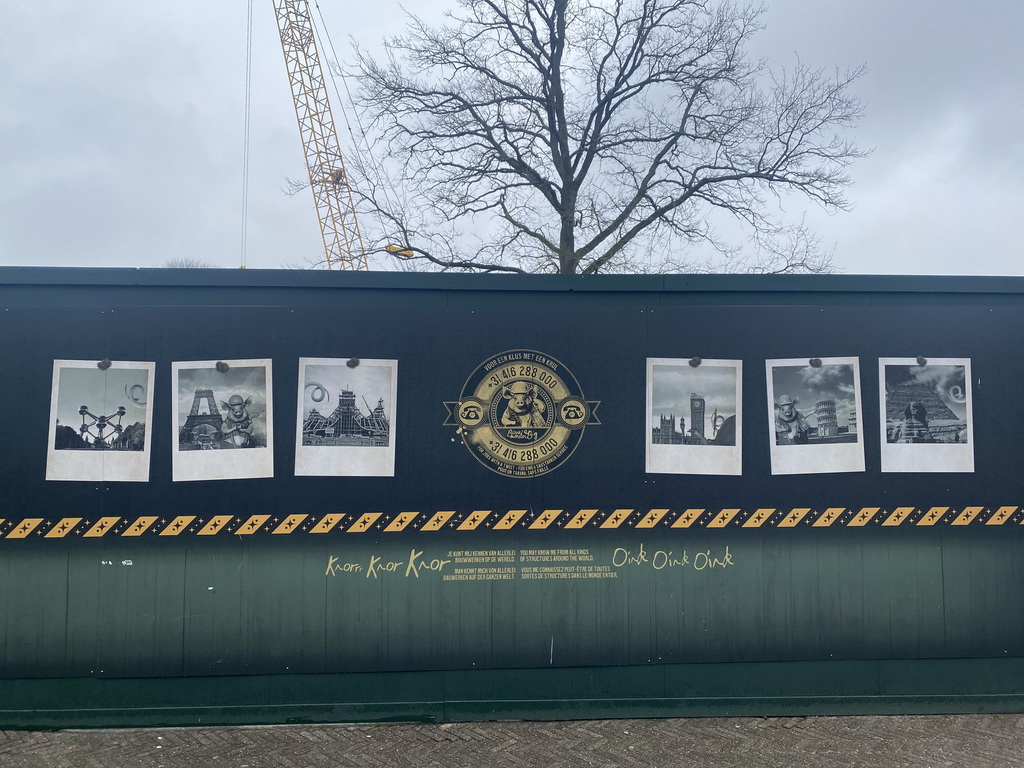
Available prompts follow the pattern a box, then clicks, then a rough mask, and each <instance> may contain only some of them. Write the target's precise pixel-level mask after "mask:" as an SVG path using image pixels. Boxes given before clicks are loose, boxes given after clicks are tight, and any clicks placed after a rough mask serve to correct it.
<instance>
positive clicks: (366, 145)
mask: <svg viewBox="0 0 1024 768" xmlns="http://www.w3.org/2000/svg"><path fill="white" fill-rule="evenodd" d="M249 1H250V3H251V2H252V0H249ZM313 5H314V6H315V7H316V11H317V13H318V14H319V15H320V28H321V29H322V30H323V35H322V37H323V38H324V39H326V40H327V45H328V46H329V47H330V49H331V58H332V60H333V61H339V59H338V54H337V52H336V51H335V50H334V41H333V40H332V39H331V33H330V31H329V30H328V29H327V22H326V21H325V20H324V12H323V10H321V8H320V3H319V1H318V0H313ZM310 21H312V19H310ZM334 69H335V68H334V67H331V66H328V67H327V70H328V72H330V73H331V85H332V86H334V96H335V102H336V103H337V104H338V106H339V107H340V108H341V116H342V119H343V120H344V121H345V128H346V130H347V131H348V135H349V136H350V137H351V139H352V145H353V147H355V150H356V152H357V153H358V157H359V162H362V161H363V159H364V158H365V162H366V165H367V166H368V167H369V168H370V169H372V171H373V173H374V175H375V177H376V178H375V181H376V183H377V185H378V189H380V190H381V192H382V193H383V196H384V201H385V203H386V204H387V205H388V207H390V208H391V209H392V210H397V208H398V207H397V206H396V205H395V203H394V201H393V200H392V199H391V195H390V193H389V192H388V184H387V183H385V180H384V178H383V176H382V174H381V169H380V165H379V164H378V163H376V162H375V161H374V157H373V152H372V151H371V150H370V142H369V139H368V138H367V136H366V130H365V129H364V128H363V124H362V122H361V121H360V119H359V112H358V111H356V110H355V109H353V113H354V116H355V121H356V126H357V127H358V129H359V133H358V134H357V133H356V132H355V131H353V130H352V125H351V123H349V119H348V110H347V109H345V103H346V102H345V100H343V99H342V98H341V93H340V92H339V90H338V81H337V77H336V76H335V72H334ZM340 74H341V82H342V84H343V85H344V86H345V94H346V96H347V97H348V103H349V104H352V103H353V101H352V92H351V91H350V90H349V87H348V79H347V78H346V77H345V73H344V72H341V73H340ZM357 136H358V137H359V138H361V139H362V141H363V148H362V149H360V148H359V140H358V138H357ZM376 214H377V219H378V223H379V225H380V228H381V232H384V231H385V222H384V217H383V215H382V214H381V212H380V211H379V210H377V211H376ZM391 258H392V259H393V261H394V262H395V263H396V264H397V266H398V268H399V269H400V270H402V271H405V270H406V269H408V268H409V265H408V264H407V263H406V262H404V261H402V260H401V259H395V258H394V257H393V256H392V257H391Z"/></svg>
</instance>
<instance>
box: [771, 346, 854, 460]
mask: <svg viewBox="0 0 1024 768" xmlns="http://www.w3.org/2000/svg"><path fill="white" fill-rule="evenodd" d="M765 365H766V374H767V381H768V435H769V438H768V439H769V442H770V450H771V459H772V474H774V475H792V474H814V473H822V472H863V471H864V436H863V431H862V430H861V428H860V423H859V414H860V413H861V410H860V403H861V396H860V362H859V360H858V359H857V358H856V357H826V358H795V359H787V360H767V361H765Z"/></svg>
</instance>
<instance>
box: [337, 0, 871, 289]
mask: <svg viewBox="0 0 1024 768" xmlns="http://www.w3.org/2000/svg"><path fill="white" fill-rule="evenodd" d="M762 13H763V8H761V7H739V6H735V5H732V4H731V3H728V2H718V1H717V0H460V1H459V8H458V10H457V11H454V12H451V13H449V14H447V16H446V22H445V23H444V24H443V25H442V26H439V27H436V28H435V27H431V26H429V25H427V24H426V23H425V22H424V21H423V20H421V19H420V18H418V17H416V16H410V21H409V25H408V27H407V29H406V31H405V33H404V34H402V35H399V36H397V37H393V38H390V39H389V40H387V41H386V42H387V45H388V50H389V53H388V55H387V57H386V59H384V60H379V59H375V58H374V57H372V56H370V55H368V54H366V53H365V52H363V51H361V50H359V49H358V48H357V50H356V58H355V61H354V64H353V67H352V74H353V75H354V76H355V77H356V79H357V81H358V83H359V90H358V95H357V96H356V101H357V104H358V105H359V106H360V107H361V108H363V109H364V110H365V111H366V112H367V113H368V114H370V115H372V116H373V122H372V126H373V128H372V129H371V132H374V131H375V134H374V135H375V136H376V141H377V146H378V149H379V150H383V154H384V155H386V156H387V158H388V160H387V161H385V163H386V164H385V166H384V168H383V171H382V168H381V166H379V165H377V166H374V165H373V164H372V163H368V162H367V161H366V159H365V158H362V160H361V161H360V159H359V158H357V159H356V162H355V163H354V165H355V166H356V168H355V173H357V174H359V178H358V181H357V183H356V188H357V189H358V190H359V192H360V193H361V195H362V207H363V208H364V215H363V217H362V220H363V221H364V222H366V223H367V224H368V225H369V226H373V224H372V222H373V221H379V222H380V224H379V227H380V230H379V231H378V232H377V233H376V234H375V237H376V240H375V247H376V248H377V249H379V250H382V249H383V248H384V247H385V245H386V244H390V248H388V250H389V251H390V252H391V254H392V256H395V257H397V258H398V259H399V260H401V261H406V262H408V261H418V260H422V261H424V262H427V263H429V264H432V265H434V268H442V269H465V270H484V271H492V272H514V273H519V272H558V273H563V274H575V273H596V272H608V271H619V272H629V271H650V270H651V269H655V270H666V271H667V270H671V271H677V270H688V271H704V270H703V269H702V267H707V268H708V269H716V270H717V269H722V268H732V269H736V268H740V269H744V268H745V269H747V270H749V271H807V269H810V270H811V271H822V270H826V271H827V270H828V268H829V265H830V256H829V255H828V254H822V253H821V252H820V250H816V248H817V240H816V239H815V238H814V236H813V235H812V234H811V233H809V232H808V231H807V230H806V228H805V227H804V226H803V224H802V222H801V223H797V224H787V223H786V221H785V220H784V219H783V218H781V217H780V215H779V212H780V210H781V202H782V200H783V195H784V194H785V193H796V194H797V195H798V196H802V197H803V198H804V199H806V200H810V201H815V202H816V203H818V204H820V205H822V206H824V207H825V208H826V209H844V208H846V207H847V201H846V199H845V198H844V196H843V192H844V189H845V187H846V186H847V185H848V184H849V183H850V179H849V177H848V176H847V173H846V169H847V166H848V165H849V163H850V162H851V161H853V160H854V159H856V158H858V157H860V156H862V155H863V153H862V152H861V151H860V150H859V149H858V148H857V147H856V145H855V144H854V143H853V142H852V141H850V140H848V139H846V138H844V136H843V131H844V129H846V128H848V127H850V126H851V125H852V124H853V123H855V122H856V120H857V118H858V117H859V116H860V113H861V106H860V103H859V102H858V100H857V99H856V97H855V96H853V95H851V93H850V86H851V83H852V82H853V81H854V80H856V79H857V77H858V76H859V75H860V74H861V71H860V70H854V71H851V72H846V73H839V72H836V73H826V72H824V71H822V70H815V69H810V68H808V67H806V66H803V65H802V64H800V63H799V62H798V63H797V64H796V66H795V68H794V69H793V70H792V71H790V72H786V73H776V72H773V71H771V70H770V69H769V68H768V67H767V65H766V64H765V63H764V62H751V61H749V60H748V58H747V56H746V54H745V45H746V44H747V42H748V41H749V39H750V37H751V36H752V35H753V34H754V33H755V32H757V31H758V30H759V29H760V28H761V23H760V17H761V15H762ZM371 211H372V213H373V216H366V215H365V212H371ZM716 212H717V213H716ZM720 212H725V213H726V214H728V218H729V219H735V220H739V221H740V222H741V223H742V224H743V225H745V227H744V228H745V230H746V232H747V233H748V236H749V237H750V238H751V239H752V241H753V247H754V254H755V255H753V256H751V255H747V256H744V255H743V253H748V251H749V249H744V251H743V252H742V253H741V252H737V251H736V250H735V249H734V248H730V246H729V245H728V244H727V243H725V242H724V241H722V240H721V239H720V238H719V237H718V236H717V235H716V232H715V227H714V226H713V221H714V219H715V217H716V216H718V217H719V218H721V217H720V215H719V214H720ZM367 224H364V229H365V228H367ZM789 243H792V244H794V249H793V250H791V251H790V250H787V247H788V246H787V244H789ZM700 244H704V245H707V244H710V245H711V246H712V247H713V248H714V249H715V250H714V252H715V253H717V254H719V256H720V258H718V259H714V260H710V261H708V260H707V259H705V261H700V260H694V259H687V258H685V257H681V256H680V254H686V253H687V252H688V251H689V250H690V249H692V248H694V247H695V246H697V245H700ZM704 252H707V248H704ZM762 256H763V257H764V260H762ZM766 264H767V266H766Z"/></svg>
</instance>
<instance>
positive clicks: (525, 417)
mask: <svg viewBox="0 0 1024 768" xmlns="http://www.w3.org/2000/svg"><path fill="white" fill-rule="evenodd" d="M501 394H502V397H504V398H505V399H506V400H508V404H507V405H506V406H505V412H504V413H502V414H501V425H502V426H503V427H543V426H544V403H542V402H540V401H539V400H538V399H537V390H536V389H535V388H534V385H533V383H532V382H529V381H513V382H512V383H511V384H506V385H505V387H504V388H503V389H502V392H501Z"/></svg>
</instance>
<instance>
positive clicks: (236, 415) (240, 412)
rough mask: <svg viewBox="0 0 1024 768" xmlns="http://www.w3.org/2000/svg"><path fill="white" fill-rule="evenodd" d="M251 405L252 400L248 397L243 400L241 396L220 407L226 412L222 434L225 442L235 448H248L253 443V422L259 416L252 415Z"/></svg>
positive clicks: (230, 398)
mask: <svg viewBox="0 0 1024 768" xmlns="http://www.w3.org/2000/svg"><path fill="white" fill-rule="evenodd" d="M250 405H252V398H251V397H247V398H245V399H244V400H243V399H242V396H241V395H232V396H231V397H229V398H228V401H227V402H226V403H225V402H224V401H223V400H222V401H221V404H220V406H221V408H223V409H224V411H225V416H224V427H223V429H222V432H221V433H222V435H223V437H224V442H225V443H227V444H228V445H230V446H232V447H234V448H247V447H250V443H251V442H252V420H253V417H254V416H258V415H259V414H250V413H249V406H250Z"/></svg>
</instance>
